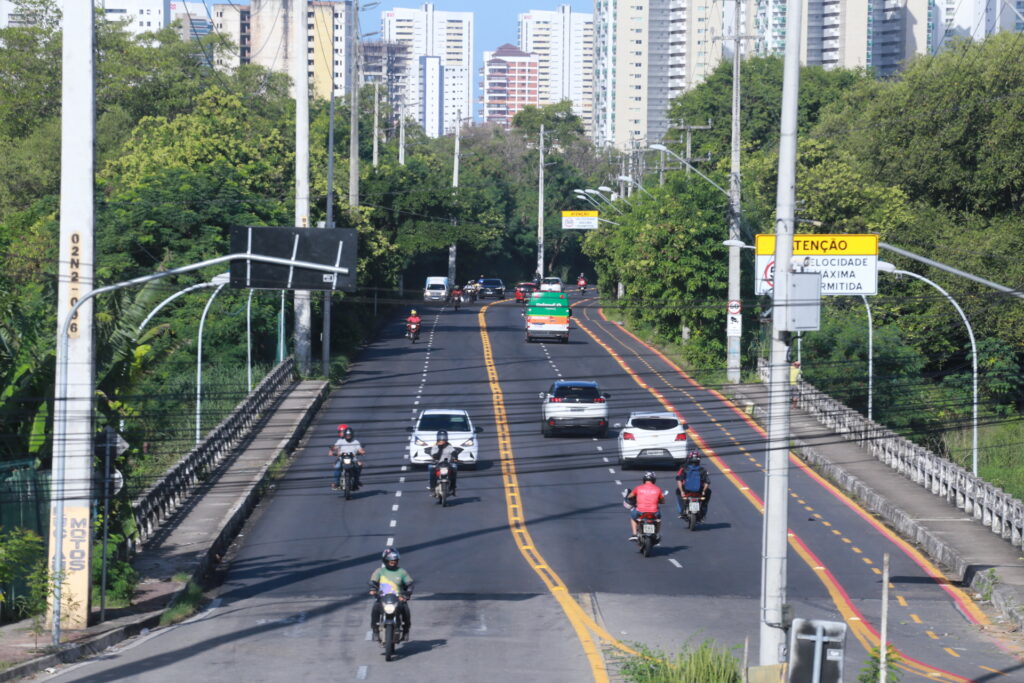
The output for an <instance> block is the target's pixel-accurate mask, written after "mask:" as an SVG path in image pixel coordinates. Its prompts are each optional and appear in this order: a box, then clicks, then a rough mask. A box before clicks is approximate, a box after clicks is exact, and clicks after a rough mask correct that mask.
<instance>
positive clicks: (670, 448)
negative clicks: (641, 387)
mask: <svg viewBox="0 0 1024 683" xmlns="http://www.w3.org/2000/svg"><path fill="white" fill-rule="evenodd" d="M686 429H687V424H686V423H685V422H682V421H680V419H679V418H678V417H676V416H675V414H674V413H655V412H639V411H635V412H632V413H630V414H629V419H628V420H626V424H624V425H623V426H622V429H621V430H619V465H620V466H621V467H622V469H624V470H625V469H629V468H630V467H635V466H638V465H640V464H641V463H644V464H665V465H671V466H673V467H679V466H681V465H682V464H683V463H684V462H685V461H686V453H687V445H688V441H687V439H686Z"/></svg>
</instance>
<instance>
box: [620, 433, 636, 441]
mask: <svg viewBox="0 0 1024 683" xmlns="http://www.w3.org/2000/svg"><path fill="white" fill-rule="evenodd" d="M622 438H623V439H625V440H626V441H636V437H635V436H633V433H632V432H622Z"/></svg>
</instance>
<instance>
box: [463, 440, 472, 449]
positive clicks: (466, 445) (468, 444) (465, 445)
mask: <svg viewBox="0 0 1024 683" xmlns="http://www.w3.org/2000/svg"><path fill="white" fill-rule="evenodd" d="M472 447H473V439H466V440H465V441H463V442H462V446H460V448H472Z"/></svg>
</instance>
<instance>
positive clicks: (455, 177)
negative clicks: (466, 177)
mask: <svg viewBox="0 0 1024 683" xmlns="http://www.w3.org/2000/svg"><path fill="white" fill-rule="evenodd" d="M461 139H462V110H461V109H460V110H458V111H457V112H456V113H455V161H454V164H453V165H452V187H453V188H455V187H458V186H459V143H460V141H461ZM455 255H456V246H455V242H454V241H452V244H451V246H450V247H448V282H449V283H450V284H453V285H454V284H455Z"/></svg>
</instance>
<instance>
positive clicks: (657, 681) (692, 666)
mask: <svg viewBox="0 0 1024 683" xmlns="http://www.w3.org/2000/svg"><path fill="white" fill-rule="evenodd" d="M636 649H637V651H638V652H639V653H640V655H639V656H636V657H629V658H626V659H624V660H623V661H622V663H621V666H620V668H619V671H620V673H621V674H622V676H623V677H624V678H625V679H626V680H627V681H630V683H709V682H710V681H714V682H715V683H740V681H741V680H743V676H742V672H741V668H742V666H743V665H742V662H740V660H739V658H737V657H736V655H734V654H733V653H732V652H731V651H730V650H727V649H725V648H724V647H722V646H720V645H718V644H716V643H715V642H714V641H711V640H705V641H704V642H702V643H701V644H700V645H698V646H696V647H692V646H691V645H689V644H686V645H684V646H683V649H682V650H681V651H680V652H678V653H676V654H675V655H674V656H669V655H666V654H665V653H663V652H659V651H657V650H651V649H649V648H647V647H646V646H643V645H640V646H638V647H637V648H636Z"/></svg>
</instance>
